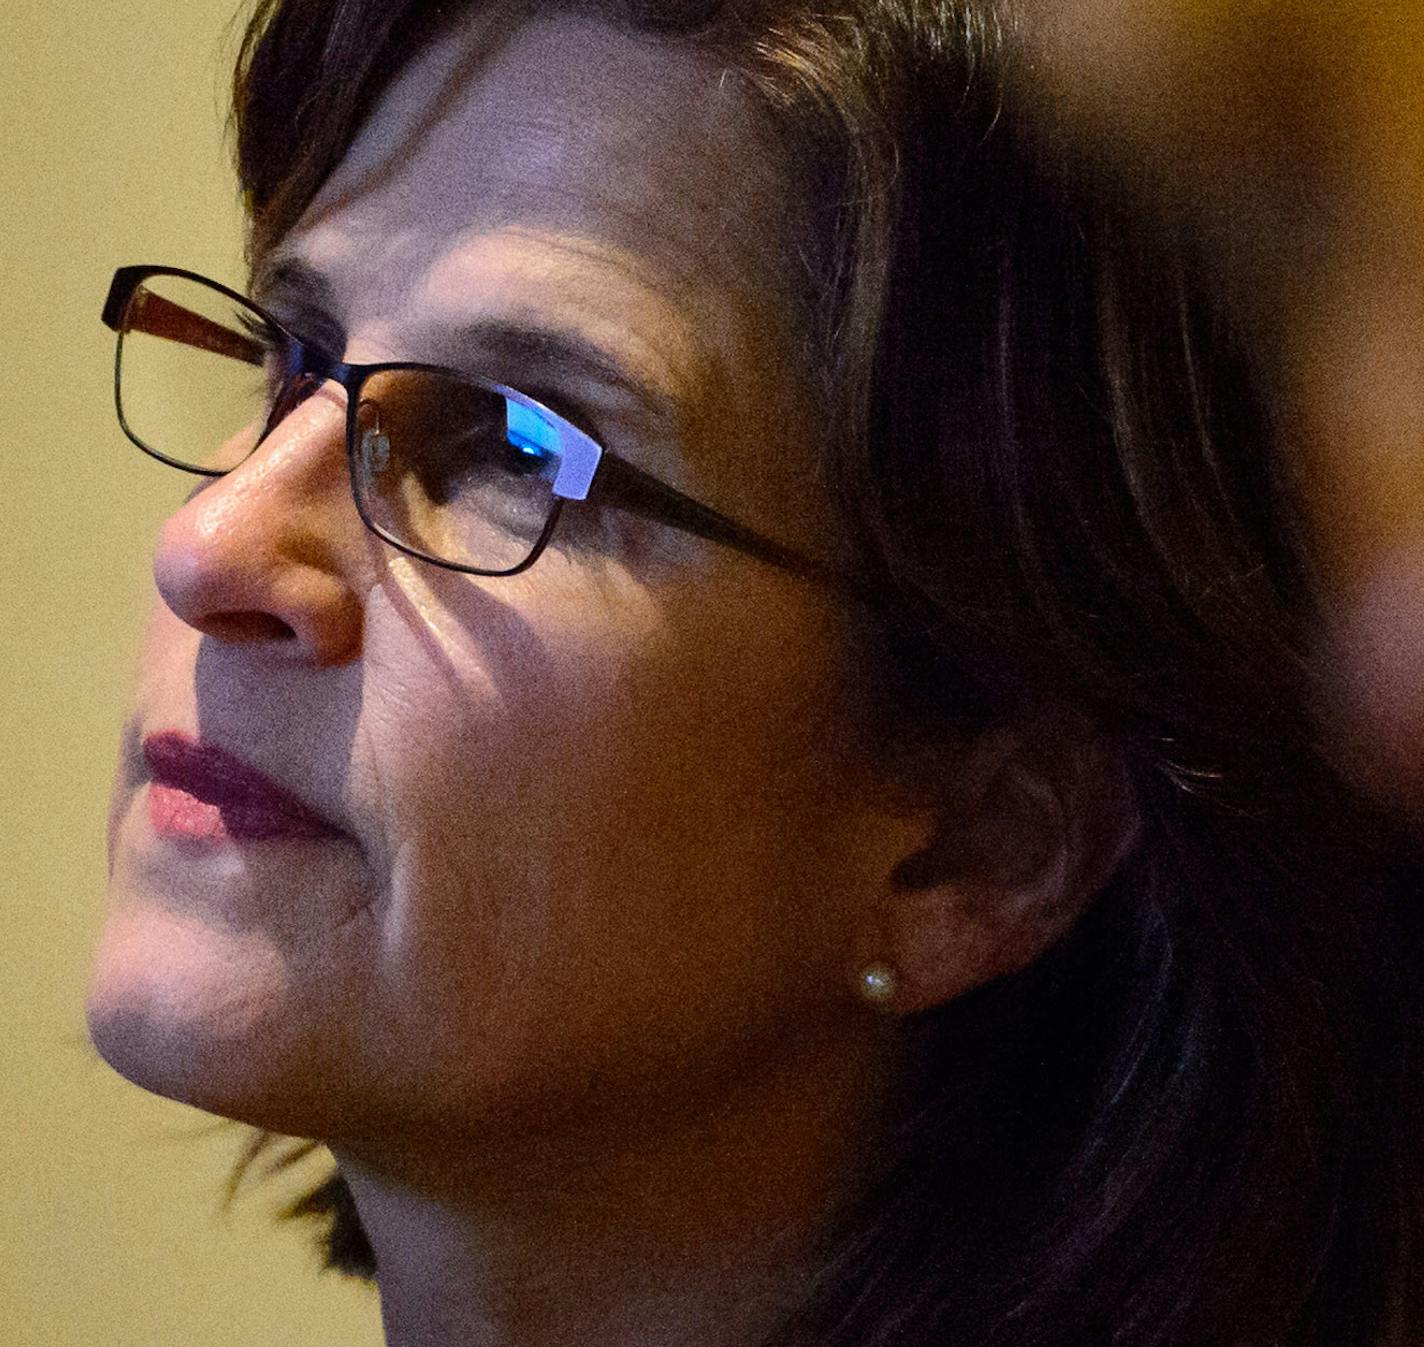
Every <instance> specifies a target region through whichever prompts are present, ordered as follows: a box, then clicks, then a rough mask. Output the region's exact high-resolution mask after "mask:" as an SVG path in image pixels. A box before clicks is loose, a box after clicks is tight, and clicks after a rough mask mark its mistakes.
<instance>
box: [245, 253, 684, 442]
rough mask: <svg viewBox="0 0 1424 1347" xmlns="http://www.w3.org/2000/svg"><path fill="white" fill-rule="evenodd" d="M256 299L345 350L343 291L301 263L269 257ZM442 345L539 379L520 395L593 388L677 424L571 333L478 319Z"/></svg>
mask: <svg viewBox="0 0 1424 1347" xmlns="http://www.w3.org/2000/svg"><path fill="white" fill-rule="evenodd" d="M252 293H253V296H254V297H255V298H256V299H257V300H258V302H259V303H262V304H264V305H270V306H274V307H281V308H284V309H290V310H291V311H292V312H293V314H294V318H295V321H296V322H297V323H298V324H301V323H310V324H312V326H313V327H314V328H315V329H316V331H315V332H314V333H313V336H315V337H316V338H317V340H318V342H320V341H321V340H322V339H323V338H324V337H328V336H336V335H340V337H341V344H343V345H344V343H345V334H344V326H343V324H342V323H341V322H340V321H339V319H338V318H337V316H336V315H337V312H338V309H339V304H338V302H337V294H336V288H335V286H334V285H333V284H332V283H331V281H330V280H329V279H328V278H327V277H326V276H325V275H323V274H322V273H321V272H320V271H318V270H317V269H316V268H315V267H313V266H311V265H310V264H309V263H307V262H305V261H303V260H302V259H301V258H299V257H294V256H292V255H291V254H281V253H277V254H274V255H272V256H271V257H269V258H267V259H265V260H264V261H263V262H262V263H261V264H260V265H259V266H258V267H257V269H256V271H255V272H254V273H253V277H252ZM441 344H442V346H447V347H448V348H449V349H451V350H452V351H459V352H461V353H465V352H470V353H472V354H473V355H474V356H475V357H476V358H477V359H478V360H480V361H486V360H487V361H489V362H491V363H492V364H493V365H494V366H495V368H494V369H493V370H476V371H472V372H477V373H483V374H485V375H486V376H487V377H488V376H489V375H490V374H494V373H498V374H499V376H500V379H501V381H502V382H509V383H511V384H513V385H515V386H518V385H520V384H521V382H522V381H529V380H533V381H537V382H535V383H534V385H533V386H531V387H520V391H521V392H524V393H528V394H530V395H531V396H538V395H540V394H543V395H547V396H553V395H554V394H555V393H556V391H557V390H556V389H555V388H547V387H544V386H543V385H544V384H546V383H553V384H555V385H557V384H561V383H568V382H575V381H585V382H592V383H597V384H601V385H603V386H605V387H608V388H612V389H615V390H616V391H618V392H620V393H622V394H624V395H625V396H626V397H628V398H630V399H631V400H632V401H633V402H635V403H636V404H637V405H638V407H639V408H640V409H641V410H642V411H643V412H644V414H645V416H646V417H647V418H648V419H649V420H651V421H653V422H656V423H658V424H659V425H663V426H671V425H673V424H674V422H675V421H676V420H677V402H676V399H675V398H673V397H672V396H671V395H670V394H669V393H667V392H666V391H664V390H663V389H660V388H657V387H655V386H654V385H652V384H651V383H649V382H647V381H646V380H644V379H640V378H638V377H636V376H635V375H633V374H632V373H631V372H630V371H629V370H628V369H627V368H626V366H624V365H623V364H622V363H621V362H620V361H618V360H617V359H616V358H615V357H614V356H612V355H611V354H610V353H609V352H608V351H606V350H604V349H603V348H602V347H600V346H598V345H596V344H595V343H593V342H591V341H590V340H589V339H588V338H587V337H585V336H583V334H582V333H579V332H575V331H572V330H570V329H568V328H562V327H559V328H554V327H547V326H544V325H542V324H530V323H526V322H521V321H518V320H516V319H512V318H495V317H486V318H476V319H474V320H473V321H471V322H469V323H466V324H463V325H461V326H460V327H458V328H457V329H455V330H454V331H453V332H452V333H450V334H449V336H448V337H445V338H443V339H442V342H441ZM331 354H333V355H338V356H339V354H340V353H339V352H332V353H331ZM466 358H467V359H468V358H469V357H468V355H467V356H466ZM506 371H517V374H516V377H514V378H513V379H506V378H505V373H506ZM555 410H558V409H557V408H555Z"/></svg>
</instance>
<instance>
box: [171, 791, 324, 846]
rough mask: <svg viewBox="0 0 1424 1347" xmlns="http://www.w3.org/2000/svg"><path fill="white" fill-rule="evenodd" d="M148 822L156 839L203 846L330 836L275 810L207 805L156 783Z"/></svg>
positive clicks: (247, 806)
mask: <svg viewBox="0 0 1424 1347" xmlns="http://www.w3.org/2000/svg"><path fill="white" fill-rule="evenodd" d="M148 821H149V823H150V825H151V826H152V828H153V831H154V832H155V833H157V834H158V836H159V837H163V838H167V839H169V840H170V841H180V842H193V843H198V844H202V845H207V846H217V845H220V844H221V843H224V842H271V841H276V840H279V839H283V838H319V837H329V836H331V834H330V832H329V831H327V830H325V829H322V828H318V827H316V826H314V825H313V824H311V823H308V822H307V821H306V820H304V819H295V818H293V817H291V815H289V814H285V813H282V812H280V811H278V810H273V809H264V808H263V807H262V806H261V805H251V804H211V803H209V802H208V801H206V800H200V799H198V798H197V796H195V795H190V794H188V792H187V791H186V790H179V789H178V787H176V786H165V785H161V784H160V783H158V782H157V781H151V782H150V783H149V786H148Z"/></svg>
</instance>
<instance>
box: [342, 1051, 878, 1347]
mask: <svg viewBox="0 0 1424 1347" xmlns="http://www.w3.org/2000/svg"><path fill="white" fill-rule="evenodd" d="M868 1047H869V1045H867V1049H868ZM874 1060H875V1059H874V1055H873V1053H871V1052H870V1051H869V1050H867V1051H866V1052H864V1053H856V1052H847V1051H846V1048H845V1044H844V1043H843V1042H842V1043H841V1044H840V1045H839V1051H838V1052H837V1053H835V1054H827V1055H826V1057H824V1058H816V1059H813V1060H811V1061H804V1062H798V1063H796V1064H795V1066H794V1068H787V1067H786V1064H785V1063H783V1064H782V1066H781V1067H780V1068H779V1069H777V1070H772V1071H754V1070H752V1071H748V1072H747V1073H746V1076H745V1077H744V1080H743V1084H742V1087H741V1088H739V1089H738V1090H737V1091H735V1092H732V1093H729V1095H728V1096H724V1097H723V1098H721V1099H718V1100H716V1101H715V1102H712V1101H708V1100H705V1099H704V1100H702V1101H701V1103H700V1106H699V1107H698V1108H697V1109H696V1110H694V1111H689V1110H687V1109H685V1108H684V1109H682V1110H680V1116H657V1114H656V1111H654V1110H650V1109H640V1110H639V1111H638V1116H637V1117H636V1119H631V1118H630V1117H629V1116H628V1115H627V1114H626V1113H625V1115H624V1116H623V1117H622V1118H621V1120H619V1126H618V1129H617V1133H616V1135H613V1134H610V1132H609V1131H608V1130H603V1129H597V1128H594V1129H586V1130H583V1131H582V1132H581V1134H580V1135H572V1134H570V1133H569V1132H568V1131H567V1130H565V1131H562V1132H561V1133H560V1134H559V1135H558V1136H546V1137H537V1136H528V1135H526V1136H525V1137H523V1138H521V1139H520V1142H519V1144H518V1146H515V1147H511V1146H509V1145H506V1144H498V1145H493V1146H492V1145H491V1144H489V1142H488V1139H487V1138H481V1139H480V1140H479V1141H478V1142H470V1143H468V1146H467V1145H466V1143H464V1142H461V1143H457V1144H453V1145H452V1144H450V1143H449V1142H448V1141H447V1143H446V1144H445V1145H444V1146H443V1147H439V1148H438V1149H439V1151H441V1152H442V1153H443V1156H444V1157H446V1158H445V1159H444V1160H443V1161H441V1160H439V1159H434V1160H432V1154H433V1152H434V1151H435V1150H436V1149H437V1148H429V1153H426V1154H425V1155H424V1156H423V1158H422V1163H420V1164H419V1165H418V1166H417V1165H415V1164H412V1163H411V1159H410V1153H409V1152H407V1155H406V1157H404V1159H403V1161H402V1162H401V1163H399V1164H391V1163H388V1162H387V1163H381V1162H380V1161H377V1162H376V1163H372V1162H371V1161H370V1160H369V1159H367V1158H365V1157H363V1158H361V1159H357V1158H356V1157H353V1156H351V1155H347V1154H342V1153H338V1159H339V1161H340V1163H341V1167H342V1170H343V1172H344V1174H345V1176H346V1178H347V1181H348V1182H349V1183H350V1185H351V1189H352V1192H353V1194H354V1196H355V1198H356V1203H357V1207H358V1210H359V1211H360V1215H361V1218H362V1223H363V1224H364V1226H365V1228H366V1231H367V1234H368V1236H369V1237H370V1239H371V1243H372V1246H373V1248H374V1250H375V1253H376V1258H377V1262H378V1264H379V1274H378V1280H379V1284H380V1290H381V1306H382V1317H383V1320H384V1323H385V1330H386V1337H387V1343H388V1345H389V1347H506V1345H507V1347H551V1345H552V1344H555V1343H557V1344H561V1345H563V1347H566V1345H567V1344H568V1343H571V1342H577V1343H580V1344H585V1345H586V1347H624V1345H625V1344H628V1345H629V1347H631V1344H635V1343H636V1344H637V1345H638V1347H662V1344H669V1345H671V1344H674V1343H675V1344H678V1347H688V1344H696V1345H697V1347H750V1345H752V1344H755V1343H757V1342H759V1341H761V1340H762V1338H763V1337H764V1336H765V1335H766V1334H767V1333H768V1332H769V1331H770V1330H771V1329H772V1328H773V1327H774V1326H775V1325H776V1324H777V1323H779V1322H780V1321H781V1320H783V1319H784V1318H785V1317H786V1315H787V1314H788V1313H789V1312H790V1310H791V1309H792V1308H793V1307H794V1306H795V1305H796V1304H798V1303H799V1301H800V1300H801V1299H802V1298H803V1296H804V1294H805V1292H806V1289H807V1286H808V1284H809V1278H810V1277H811V1275H812V1274H813V1271H814V1267H815V1246H816V1241H817V1237H818V1236H819V1235H821V1234H822V1233H824V1231H825V1229H826V1226H827V1223H828V1222H829V1221H830V1220H831V1219H832V1218H833V1216H834V1213H835V1209H836V1207H837V1205H838V1203H839V1202H840V1201H842V1200H843V1199H844V1198H845V1197H847V1196H848V1195H849V1194H848V1193H847V1183H846V1176H847V1175H848V1174H853V1173H855V1172H857V1170H858V1169H860V1168H861V1164H860V1160H859V1157H860V1156H861V1154H862V1153H863V1148H864V1146H865V1143H866V1138H867V1135H868V1133H869V1131H870V1129H871V1128H872V1126H873V1122H874V1120H873V1118H872V1117H870V1116H868V1110H867V1109H866V1108H865V1106H864V1105H865V1101H867V1100H872V1099H875V1098H877V1097H878V1096H879V1094H880V1090H879V1088H878V1086H879V1082H878V1079H877V1073H876V1068H875V1065H874ZM476 1146H478V1148H479V1149H478V1151H477V1152H475V1147H476ZM496 1151H498V1155H497V1157H496V1154H495V1152H496ZM472 1152H473V1153H477V1154H478V1155H479V1156H480V1161H479V1162H475V1163H470V1162H468V1161H467V1159H466V1157H468V1156H469V1155H470V1154H471V1153H472ZM451 1154H458V1155H460V1156H461V1157H462V1162H461V1163H460V1164H458V1165H457V1164H451V1163H449V1161H448V1157H449V1156H450V1155H451Z"/></svg>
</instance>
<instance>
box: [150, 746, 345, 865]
mask: <svg viewBox="0 0 1424 1347" xmlns="http://www.w3.org/2000/svg"><path fill="white" fill-rule="evenodd" d="M143 758H144V762H145V763H146V764H147V765H148V770H149V774H150V777H151V780H150V783H149V793H148V801H149V806H148V807H149V818H150V820H151V821H152V823H153V826H154V829H155V831H157V832H158V833H159V834H160V835H162V836H167V837H178V838H186V839H189V840H192V841H206V842H217V841H221V840H224V839H225V838H230V839H232V840H233V841H238V842H267V841H273V840H276V839H279V838H313V839H315V838H339V837H343V836H344V835H345V834H343V833H342V832H341V831H340V830H339V829H338V828H335V827H333V826H332V825H331V824H330V823H328V822H327V821H326V820H325V819H324V818H322V817H321V816H320V815H319V814H316V813H313V811H312V810H311V809H309V808H308V807H307V806H306V805H305V804H303V803H302V802H301V801H300V800H298V799H297V798H296V797H295V796H294V795H292V794H291V793H290V792H289V791H287V790H284V789H283V788H282V787H281V786H279V785H277V783H276V782H275V781H272V780H271V779H270V778H269V777H266V776H264V775H263V774H262V773H261V772H259V771H257V770H256V768H253V767H249V766H248V765H247V764H246V763H245V762H243V761H242V760H241V759H240V758H236V757H234V756H233V755H232V754H231V753H228V752H227V751H226V750H224V749H221V748H216V747H214V746H213V745H212V744H205V743H202V742H201V741H199V740H196V739H193V738H191V737H190V736H188V735H186V734H180V733H178V732H176V731H167V732H164V733H162V734H151V735H149V736H148V737H147V738H146V739H145V740H144V741H143Z"/></svg>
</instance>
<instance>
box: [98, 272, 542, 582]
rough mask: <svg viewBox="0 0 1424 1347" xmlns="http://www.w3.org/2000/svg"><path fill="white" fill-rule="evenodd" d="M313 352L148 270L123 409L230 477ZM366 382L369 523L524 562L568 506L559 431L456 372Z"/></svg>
mask: <svg viewBox="0 0 1424 1347" xmlns="http://www.w3.org/2000/svg"><path fill="white" fill-rule="evenodd" d="M301 359H302V351H301V348H300V345H299V344H298V343H296V342H295V341H294V340H293V339H291V338H289V337H288V336H287V335H286V334H285V333H284V332H282V331H281V330H280V329H278V328H276V327H274V326H273V325H272V324H270V323H268V322H267V321H266V320H265V319H264V318H263V317H262V315H261V314H260V313H258V312H257V311H256V310H255V309H252V308H250V307H249V306H248V305H246V304H244V303H242V302H241V301H239V300H235V299H233V298H231V297H229V296H227V295H225V294H223V293H222V292H221V291H220V290H217V289H214V288H212V287H211V286H209V285H206V284H205V283H203V282H202V281H198V280H195V279H192V278H188V277H181V276H168V275H155V276H150V277H148V278H146V279H145V280H144V281H142V282H141V283H140V284H139V285H138V287H137V288H136V290H135V291H134V293H133V296H132V298H131V299H130V301H129V304H128V306H127V308H126V309H125V311H124V315H123V319H122V322H121V324H120V332H119V364H118V379H117V395H118V403H119V416H120V419H121V420H122V422H123V424H124V429H125V430H126V431H127V432H128V434H129V435H130V437H131V438H132V439H134V440H135V441H136V442H137V443H138V444H139V445H140V446H141V447H142V448H144V449H145V450H147V451H148V452H149V453H151V454H153V455H155V456H156V457H159V458H161V459H163V460H164V461H166V462H168V463H171V464H173V465H174V466H176V467H180V468H184V469H186V470H188V471H192V472H202V473H210V474H220V473H223V472H226V471H228V470H230V469H232V468H234V467H236V466H237V465H238V464H239V463H241V462H242V460H243V459H244V458H245V457H247V455H248V454H250V453H251V452H252V450H253V449H254V448H255V447H256V446H257V444H258V442H259V441H260V439H261V438H262V436H263V434H264V433H265V431H266V430H267V429H268V422H269V420H270V419H271V417H272V412H273V408H274V406H276V405H277V403H278V399H279V398H282V399H283V400H284V401H285V394H286V393H287V391H288V390H289V389H290V388H291V386H292V381H293V380H294V379H296V378H299V377H300V375H301V373H302V371H301V368H300V364H301ZM358 378H359V382H357V383H355V387H356V389H357V403H356V409H355V412H354V414H353V415H351V416H350V418H349V424H348V428H347V429H348V451H349V453H350V456H351V468H352V485H353V487H354V489H355V492H356V499H357V504H358V505H359V506H360V508H361V513H362V514H363V516H364V517H365V519H366V521H367V522H368V523H369V524H371V525H372V526H373V527H374V528H375V529H376V530H377V531H378V532H380V533H383V534H384V535H385V536H386V537H388V538H389V539H390V540H391V541H393V542H396V543H398V544H399V545H401V546H404V547H407V548H410V549H412V550H414V551H416V552H418V553H420V554H422V555H425V556H428V557H430V558H431V559H433V560H437V561H442V562H445V563H447V564H453V565H456V566H464V567H469V568H471V569H476V570H487V571H492V572H499V571H507V570H514V569H517V568H518V567H519V566H521V565H522V564H523V563H524V562H525V561H526V560H527V559H528V557H529V556H530V555H531V554H532V552H533V551H534V550H536V549H537V547H538V545H539V543H540V540H541V538H542V537H543V535H544V533H545V530H546V526H547V525H548V522H549V520H550V518H551V516H552V514H553V512H554V510H555V509H556V507H557V497H556V496H555V495H554V493H553V482H554V478H555V476H556V475H557V472H558V468H559V463H560V443H561V440H560V431H559V429H558V427H557V426H556V425H555V424H554V423H552V422H551V421H549V420H548V419H546V417H545V415H543V414H541V410H540V409H536V408H534V407H532V406H529V405H526V403H524V402H522V401H520V400H518V399H517V398H515V397H510V396H508V395H507V393H506V392H505V391H504V390H500V389H497V388H495V387H492V386H488V385H485V384H483V383H480V382H477V381H475V380H471V379H467V378H464V377H462V376H459V375H457V374H455V373H454V372H450V371H440V370H434V369H429V368H411V367H385V366H377V367H375V368H374V369H372V370H370V371H362V372H360V374H359V376H358Z"/></svg>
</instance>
